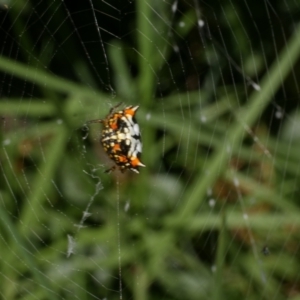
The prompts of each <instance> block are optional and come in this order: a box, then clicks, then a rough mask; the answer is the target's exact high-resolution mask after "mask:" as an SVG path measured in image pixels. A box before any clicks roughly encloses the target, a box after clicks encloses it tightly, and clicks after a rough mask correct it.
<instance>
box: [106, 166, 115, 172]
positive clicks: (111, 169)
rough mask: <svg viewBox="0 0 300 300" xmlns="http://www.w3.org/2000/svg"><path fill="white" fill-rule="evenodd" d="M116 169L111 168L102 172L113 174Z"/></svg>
mask: <svg viewBox="0 0 300 300" xmlns="http://www.w3.org/2000/svg"><path fill="white" fill-rule="evenodd" d="M115 169H116V166H112V167H111V168H109V169H107V170H105V171H104V173H110V172H113V171H114V170H115Z"/></svg>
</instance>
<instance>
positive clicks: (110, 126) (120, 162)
mask: <svg viewBox="0 0 300 300" xmlns="http://www.w3.org/2000/svg"><path fill="white" fill-rule="evenodd" d="M120 105H121V103H119V104H117V105H116V106H114V107H112V108H111V109H110V111H109V114H108V115H107V116H106V117H105V118H104V119H97V120H91V121H88V122H87V124H89V123H102V124H103V128H102V133H101V143H102V146H103V148H104V150H105V152H106V153H107V154H108V156H109V157H110V158H111V159H112V160H113V161H114V162H115V164H116V165H117V166H118V167H119V169H120V170H121V172H122V173H123V172H124V171H125V170H127V169H129V170H131V171H133V172H135V173H139V167H146V166H145V165H144V164H143V163H142V162H141V161H140V157H141V153H142V141H141V134H140V128H139V125H138V123H137V122H136V119H135V113H136V111H137V109H138V108H139V106H132V105H130V106H127V107H125V108H124V109H123V110H120V111H117V112H116V111H115V110H116V108H117V107H119V106H120ZM115 168H116V166H113V167H112V168H110V169H108V170H106V172H110V171H113V170H114V169H115Z"/></svg>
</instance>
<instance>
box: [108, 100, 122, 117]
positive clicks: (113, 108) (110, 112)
mask: <svg viewBox="0 0 300 300" xmlns="http://www.w3.org/2000/svg"><path fill="white" fill-rule="evenodd" d="M122 104H123V102H120V103H118V104H117V105H115V106H113V107H112V108H111V109H110V110H109V114H110V115H111V114H112V113H113V111H114V110H115V109H116V108H117V107H119V106H120V105H122Z"/></svg>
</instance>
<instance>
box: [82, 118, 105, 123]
mask: <svg viewBox="0 0 300 300" xmlns="http://www.w3.org/2000/svg"><path fill="white" fill-rule="evenodd" d="M103 122H104V120H102V119H96V120H90V121H87V122H86V124H90V123H103Z"/></svg>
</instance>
